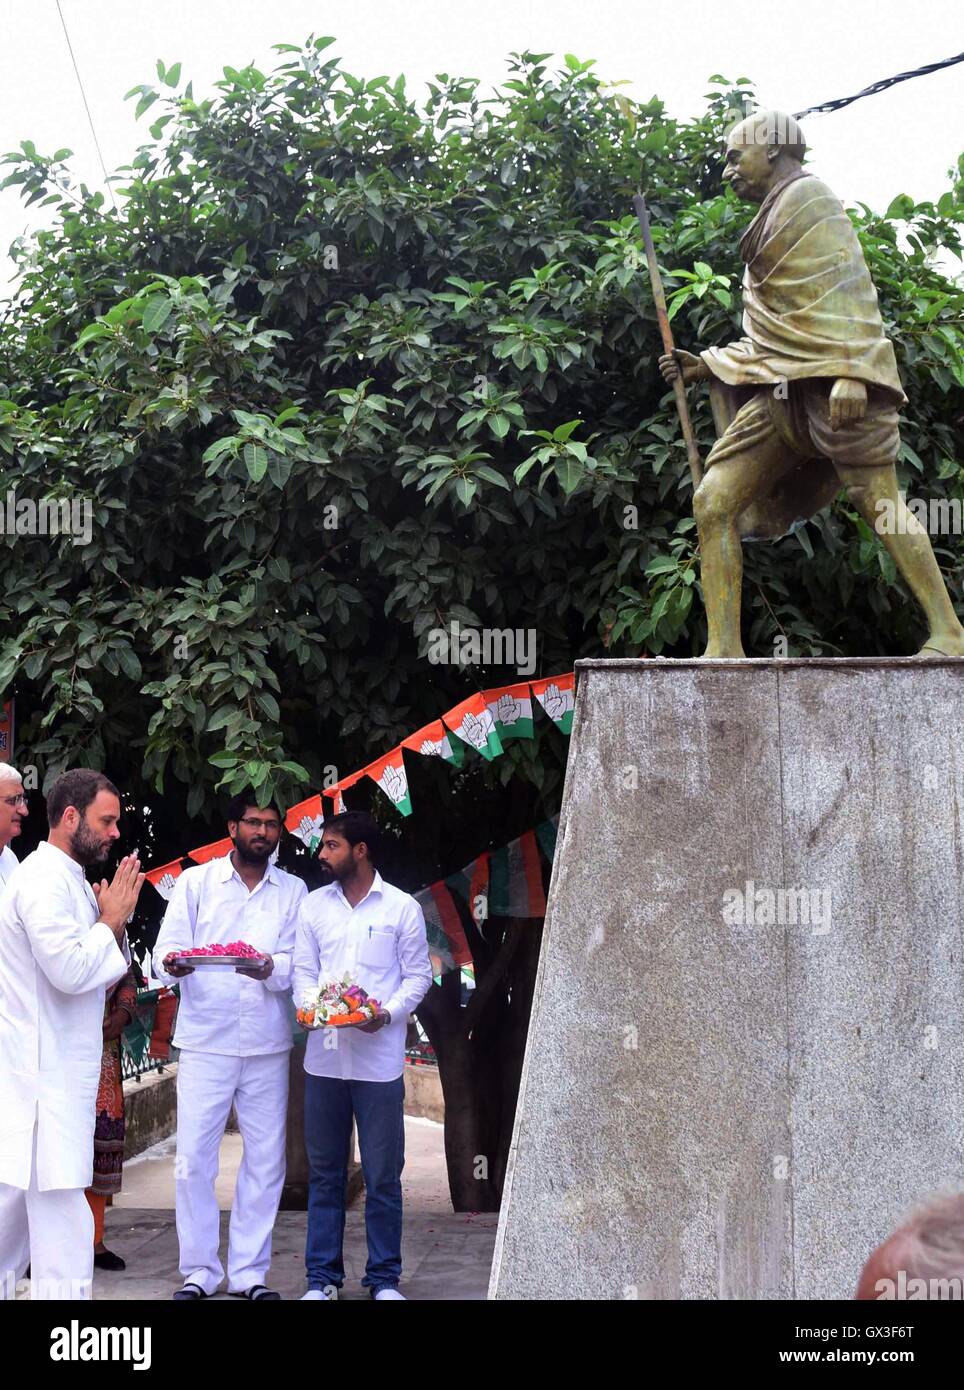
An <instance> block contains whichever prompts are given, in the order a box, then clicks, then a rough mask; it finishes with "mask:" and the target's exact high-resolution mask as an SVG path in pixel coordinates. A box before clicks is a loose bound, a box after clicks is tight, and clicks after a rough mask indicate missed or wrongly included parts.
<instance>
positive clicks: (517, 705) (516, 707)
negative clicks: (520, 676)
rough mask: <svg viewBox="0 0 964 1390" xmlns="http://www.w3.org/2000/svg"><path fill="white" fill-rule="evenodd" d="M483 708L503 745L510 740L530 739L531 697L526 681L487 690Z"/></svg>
mask: <svg viewBox="0 0 964 1390" xmlns="http://www.w3.org/2000/svg"><path fill="white" fill-rule="evenodd" d="M485 707H486V709H487V710H488V711H489V713H490V714H491V716H492V721H493V723H494V724H495V728H496V733H497V734H498V735H499V738H500V739H501V741H502V742H503V743H505V741H506V739H510V738H531V737H532V695H531V693H530V690H529V682H528V681H522V682H521V683H520V684H518V685H503V686H500V687H499V688H498V689H497V690H487V691H486V692H485Z"/></svg>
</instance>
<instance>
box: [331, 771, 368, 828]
mask: <svg viewBox="0 0 964 1390" xmlns="http://www.w3.org/2000/svg"><path fill="white" fill-rule="evenodd" d="M365 771H366V769H364V768H363V769H362V771H361V772H353V773H352V774H351V776H350V777H343V778H342V779H341V781H340V782H336V783H335V785H334V786H333V787H325V788H324V789H323V790H322V793H321V794H322V796H327V797H328V798H329V799H330V800H331V801H332V803H333V809H332V812H331V814H332V815H333V816H340V815H341V813H342V812H343V811H344V810H345V792H346V791H347V790H348V788H349V787H353V786H354V785H355V783H356V782H360V781H361V779H362V778H363V777H364V775H365ZM322 809H324V805H323V806H322Z"/></svg>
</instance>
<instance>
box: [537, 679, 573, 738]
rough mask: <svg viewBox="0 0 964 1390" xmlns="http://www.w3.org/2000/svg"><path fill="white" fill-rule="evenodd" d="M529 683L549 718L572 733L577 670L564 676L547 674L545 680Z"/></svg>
mask: <svg viewBox="0 0 964 1390" xmlns="http://www.w3.org/2000/svg"><path fill="white" fill-rule="evenodd" d="M529 684H530V685H531V687H532V693H533V695H534V696H535V697H536V699H537V700H538V701H539V704H540V705H541V706H542V708H543V709H544V710H545V712H546V714H548V716H549V718H550V719H551V720H552V721H553V722H554V723H555V724H557V725H558V726H559V728H560V729H561V730H562V732H563V733H564V734H568V733H571V732H572V712H573V710H574V709H575V706H576V675H575V672H574V671H570V672H569V673H568V674H567V675H564V676H546V677H545V679H544V680H540V681H530V682H529Z"/></svg>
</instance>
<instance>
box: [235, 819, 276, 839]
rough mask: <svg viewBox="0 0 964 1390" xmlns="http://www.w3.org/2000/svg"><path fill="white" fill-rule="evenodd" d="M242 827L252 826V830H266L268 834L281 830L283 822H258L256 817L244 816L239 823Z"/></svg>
mask: <svg viewBox="0 0 964 1390" xmlns="http://www.w3.org/2000/svg"><path fill="white" fill-rule="evenodd" d="M239 824H241V825H250V827H251V829H252V830H266V831H267V832H268V834H269V835H270V834H273V833H274V831H276V830H277V831H280V830H281V822H280V821H278V820H258V819H257V817H256V816H242V817H241V820H240V822H239Z"/></svg>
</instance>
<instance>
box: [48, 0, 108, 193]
mask: <svg viewBox="0 0 964 1390" xmlns="http://www.w3.org/2000/svg"><path fill="white" fill-rule="evenodd" d="M57 13H58V14H59V15H60V23H61V24H62V26H63V30H64V38H65V39H66V40H67V51H68V52H69V54H70V61H71V62H72V63H73V65H74V72H75V73H76V74H77V85H78V87H79V88H80V95H81V97H82V98H83V102H84V110H85V111H86V112H87V121H88V124H89V125H90V133H91V135H92V136H93V137H94V148H95V149H96V151H97V158H98V159H99V160H100V167H101V169H102V170H103V171H104V183H105V185H106V186H107V192H108V194H109V195H110V201H111V206H112V207H113V209H114V211H115V212H116V211H117V204H116V203H115V202H114V190H113V189H112V188H111V186H110V176H109V175H108V173H107V165H106V164H105V163H104V156H103V154H102V153H101V149H100V141H99V140H98V139H97V131H96V130H95V129H94V118H93V116H92V115H91V114H90V107H89V106H88V104H87V93H86V92H85V91H84V84H83V81H82V80H81V76H80V68H79V67H78V66H77V59H76V58H75V57H74V49H73V45H72V44H71V42H70V35H69V34H68V33H67V22H66V20H65V19H64V12H63V10H62V9H61V8H60V0H57Z"/></svg>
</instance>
